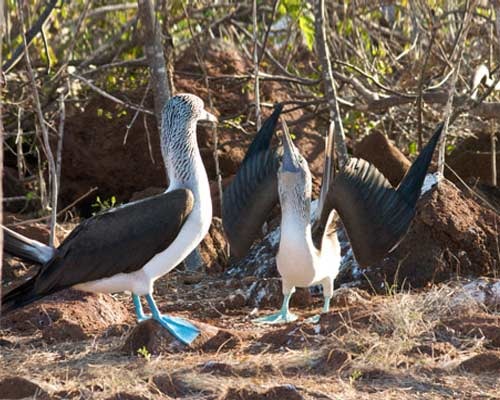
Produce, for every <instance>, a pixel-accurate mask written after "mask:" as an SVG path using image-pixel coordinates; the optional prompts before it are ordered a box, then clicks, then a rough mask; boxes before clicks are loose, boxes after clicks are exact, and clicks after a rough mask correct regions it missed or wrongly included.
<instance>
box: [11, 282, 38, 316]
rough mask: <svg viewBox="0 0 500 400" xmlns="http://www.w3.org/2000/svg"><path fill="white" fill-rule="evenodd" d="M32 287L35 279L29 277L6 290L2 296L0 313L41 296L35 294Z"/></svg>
mask: <svg viewBox="0 0 500 400" xmlns="http://www.w3.org/2000/svg"><path fill="white" fill-rule="evenodd" d="M34 287H35V279H33V278H30V279H29V280H28V281H27V282H24V283H23V284H21V285H20V286H18V287H16V288H14V289H12V290H11V291H10V292H7V293H6V294H5V295H4V296H3V297H2V314H5V313H8V312H10V311H12V310H15V309H16V308H19V307H22V306H25V305H27V304H29V303H32V302H34V301H35V300H38V299H39V298H40V297H41V296H39V295H36V294H35V291H34Z"/></svg>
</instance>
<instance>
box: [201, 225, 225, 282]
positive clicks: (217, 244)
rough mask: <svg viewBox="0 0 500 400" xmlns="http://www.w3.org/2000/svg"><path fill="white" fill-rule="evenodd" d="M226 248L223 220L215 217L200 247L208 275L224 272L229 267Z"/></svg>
mask: <svg viewBox="0 0 500 400" xmlns="http://www.w3.org/2000/svg"><path fill="white" fill-rule="evenodd" d="M226 247H227V243H226V238H225V237H224V229H223V228H222V220H221V219H220V218H217V217H213V218H212V224H211V225H210V229H209V231H208V234H207V235H206V236H205V238H204V239H203V241H202V242H201V244H200V246H199V249H200V254H201V258H202V259H203V262H204V263H205V266H206V269H207V272H208V273H211V274H216V273H220V272H222V271H223V270H224V268H225V266H226V265H227V257H226Z"/></svg>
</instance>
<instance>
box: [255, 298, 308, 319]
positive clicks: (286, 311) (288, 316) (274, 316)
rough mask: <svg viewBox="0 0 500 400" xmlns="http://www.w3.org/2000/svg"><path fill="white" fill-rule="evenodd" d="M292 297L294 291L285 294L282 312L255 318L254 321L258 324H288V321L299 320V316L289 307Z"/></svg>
mask: <svg viewBox="0 0 500 400" xmlns="http://www.w3.org/2000/svg"><path fill="white" fill-rule="evenodd" d="M290 297H292V293H289V294H287V295H285V297H284V298H283V305H282V306H281V310H280V312H278V313H276V314H271V315H266V316H265V317H260V318H256V319H253V320H252V322H255V323H256V324H286V323H287V322H293V321H295V320H297V318H298V317H297V316H296V315H295V314H292V313H291V312H290V311H289V309H288V303H290Z"/></svg>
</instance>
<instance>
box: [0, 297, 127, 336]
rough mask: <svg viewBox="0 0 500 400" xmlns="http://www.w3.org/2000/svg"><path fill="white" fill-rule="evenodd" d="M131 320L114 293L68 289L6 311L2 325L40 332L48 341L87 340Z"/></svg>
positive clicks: (16, 330)
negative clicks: (115, 325) (93, 292)
mask: <svg viewBox="0 0 500 400" xmlns="http://www.w3.org/2000/svg"><path fill="white" fill-rule="evenodd" d="M129 320H130V314H129V312H128V310H127V308H126V307H125V306H124V305H123V304H122V303H121V302H119V301H118V300H115V299H114V298H113V297H111V296H109V295H104V294H91V293H85V292H80V291H76V290H72V289H67V290H63V291H61V292H58V293H56V294H53V295H51V296H47V297H45V298H43V299H41V300H39V301H37V302H35V303H32V304H30V305H28V306H26V307H23V308H21V309H19V310H16V311H15V312H11V313H9V314H7V315H5V316H4V317H3V318H2V327H3V329H6V330H8V331H9V332H11V333H14V334H16V335H20V336H23V335H33V334H35V333H38V332H41V334H42V337H43V339H44V340H45V341H46V342H48V343H57V342H65V341H81V340H85V339H88V338H89V337H92V336H93V335H95V334H97V333H102V332H103V331H105V330H106V329H108V328H109V327H110V325H113V324H123V323H125V322H128V321H129Z"/></svg>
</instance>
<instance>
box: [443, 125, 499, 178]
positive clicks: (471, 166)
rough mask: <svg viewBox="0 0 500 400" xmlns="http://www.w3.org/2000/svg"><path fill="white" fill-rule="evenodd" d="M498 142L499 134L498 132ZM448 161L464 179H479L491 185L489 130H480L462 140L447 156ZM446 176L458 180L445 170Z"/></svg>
mask: <svg viewBox="0 0 500 400" xmlns="http://www.w3.org/2000/svg"><path fill="white" fill-rule="evenodd" d="M496 137H497V143H498V141H499V135H498V133H497V134H496ZM496 158H497V175H500V174H499V168H500V154H499V153H498V144H497V156H496ZM446 163H447V164H448V165H449V166H450V168H451V169H452V170H453V171H455V172H456V173H457V174H458V175H459V176H460V177H461V178H462V179H463V180H466V181H468V180H469V179H473V181H477V180H478V179H479V181H480V182H481V183H483V184H488V185H491V138H490V133H489V132H480V133H479V134H477V135H476V136H471V137H468V138H467V139H465V140H464V141H462V142H461V143H460V144H459V145H458V146H457V147H456V148H455V149H454V150H453V151H452V152H451V154H450V155H449V156H448V157H447V158H446ZM445 176H446V177H447V178H448V179H450V180H451V181H453V182H457V178H456V176H455V174H453V173H452V172H450V171H449V170H447V169H446V170H445Z"/></svg>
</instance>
